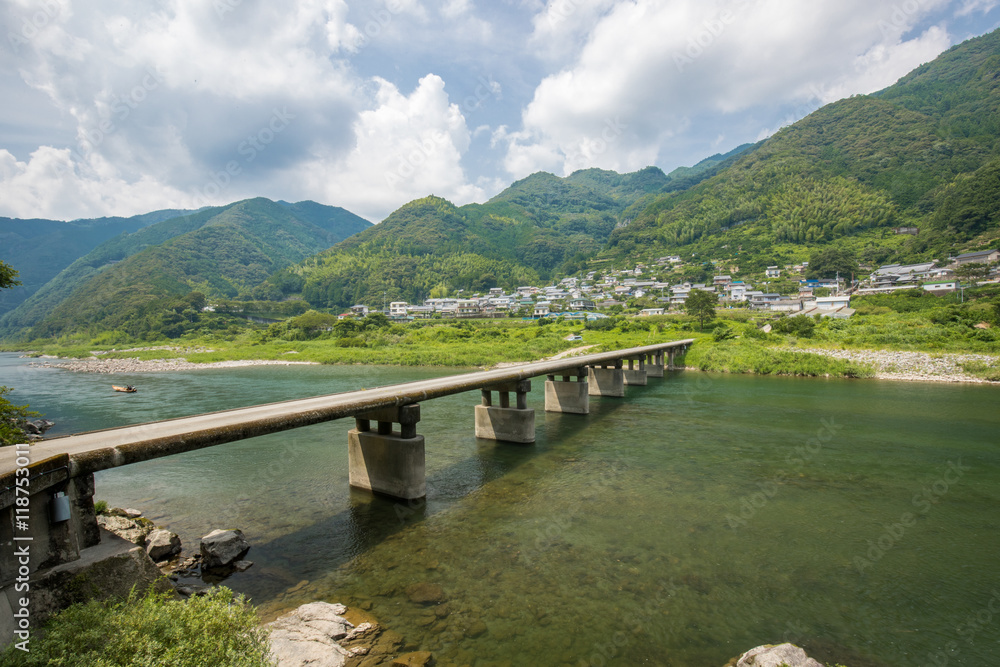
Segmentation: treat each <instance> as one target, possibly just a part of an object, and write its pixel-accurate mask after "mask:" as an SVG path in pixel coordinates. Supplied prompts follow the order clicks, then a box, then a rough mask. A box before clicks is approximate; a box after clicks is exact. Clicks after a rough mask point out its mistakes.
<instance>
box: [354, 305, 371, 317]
mask: <svg viewBox="0 0 1000 667" xmlns="http://www.w3.org/2000/svg"><path fill="white" fill-rule="evenodd" d="M351 312H352V313H354V314H355V315H360V316H361V317H364V316H366V315H367V314H368V306H365V305H363V304H360V303H359V304H357V305H354V306H351Z"/></svg>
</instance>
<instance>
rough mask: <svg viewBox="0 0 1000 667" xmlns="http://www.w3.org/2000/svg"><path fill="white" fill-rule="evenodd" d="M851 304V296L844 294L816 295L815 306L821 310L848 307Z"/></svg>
mask: <svg viewBox="0 0 1000 667" xmlns="http://www.w3.org/2000/svg"><path fill="white" fill-rule="evenodd" d="M850 305H851V297H850V296H848V295H844V296H818V297H816V307H817V308H821V309H823V310H835V309H837V308H848V307H850Z"/></svg>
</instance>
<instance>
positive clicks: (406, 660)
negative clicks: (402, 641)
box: [392, 651, 434, 667]
mask: <svg viewBox="0 0 1000 667" xmlns="http://www.w3.org/2000/svg"><path fill="white" fill-rule="evenodd" d="M432 664H434V658H433V657H432V656H431V652H430V651H414V652H413V653H406V654H404V655H401V656H399V657H398V658H396V659H395V660H393V661H392V666H393V667H428V665H432Z"/></svg>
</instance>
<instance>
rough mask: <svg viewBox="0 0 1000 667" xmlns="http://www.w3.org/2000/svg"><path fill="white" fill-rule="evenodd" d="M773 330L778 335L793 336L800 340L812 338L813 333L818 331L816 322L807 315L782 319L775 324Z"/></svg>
mask: <svg viewBox="0 0 1000 667" xmlns="http://www.w3.org/2000/svg"><path fill="white" fill-rule="evenodd" d="M771 330H772V331H775V332H777V333H786V334H792V335H794V336H798V337H800V338H812V335H813V332H814V331H815V330H816V320H813V319H811V318H809V317H806V316H805V315H796V316H795V317H782V318H781V319H780V320H778V321H777V322H775V323H774V325H773V326H772V327H771Z"/></svg>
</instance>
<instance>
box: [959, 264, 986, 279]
mask: <svg viewBox="0 0 1000 667" xmlns="http://www.w3.org/2000/svg"><path fill="white" fill-rule="evenodd" d="M954 273H955V277H957V278H960V279H961V280H969V281H972V282H975V280H976V278H985V277H986V276H988V275H990V267H989V266H988V265H986V264H980V263H978V262H970V263H968V264H962V265H961V266H958V267H956V268H955V272H954Z"/></svg>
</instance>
